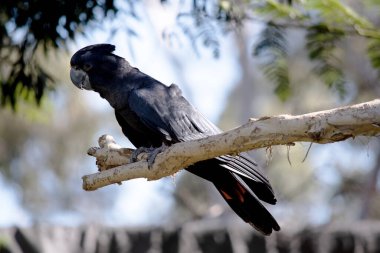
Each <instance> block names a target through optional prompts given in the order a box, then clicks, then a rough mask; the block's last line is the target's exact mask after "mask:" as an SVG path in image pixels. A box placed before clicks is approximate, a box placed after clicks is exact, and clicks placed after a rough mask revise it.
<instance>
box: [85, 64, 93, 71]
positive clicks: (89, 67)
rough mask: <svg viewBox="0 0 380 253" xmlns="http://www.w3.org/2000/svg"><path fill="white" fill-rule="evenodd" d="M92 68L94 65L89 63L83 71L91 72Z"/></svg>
mask: <svg viewBox="0 0 380 253" xmlns="http://www.w3.org/2000/svg"><path fill="white" fill-rule="evenodd" d="M91 68H92V65H91V64H89V63H85V64H84V65H83V70H84V71H89V70H90V69H91Z"/></svg>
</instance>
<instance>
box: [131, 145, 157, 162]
mask: <svg viewBox="0 0 380 253" xmlns="http://www.w3.org/2000/svg"><path fill="white" fill-rule="evenodd" d="M153 150H155V148H154V147H150V148H147V147H139V148H137V149H135V150H133V152H132V155H131V160H130V162H131V163H134V162H137V161H138V160H141V158H140V159H138V156H139V155H140V154H142V153H146V154H150V153H151V152H153Z"/></svg>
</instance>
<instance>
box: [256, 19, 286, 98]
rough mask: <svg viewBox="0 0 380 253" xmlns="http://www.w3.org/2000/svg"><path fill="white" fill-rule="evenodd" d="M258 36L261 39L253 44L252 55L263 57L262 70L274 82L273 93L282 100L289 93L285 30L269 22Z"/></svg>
mask: <svg viewBox="0 0 380 253" xmlns="http://www.w3.org/2000/svg"><path fill="white" fill-rule="evenodd" d="M260 37H261V40H260V41H259V42H258V43H257V44H256V45H255V47H254V50H253V55H254V56H259V57H263V58H265V59H264V61H265V62H264V63H263V64H262V68H263V71H264V73H265V75H266V76H267V77H268V78H269V79H270V80H271V81H273V82H274V83H275V84H276V88H275V93H276V94H277V96H278V97H279V98H280V99H281V100H283V101H284V100H286V99H287V98H288V97H289V96H290V94H291V92H290V91H291V90H290V83H289V73H288V72H289V71H288V64H287V40H286V34H285V31H284V29H282V28H281V27H278V26H276V25H274V24H271V23H269V24H268V26H267V27H266V28H265V29H264V30H263V32H262V33H261V36H260Z"/></svg>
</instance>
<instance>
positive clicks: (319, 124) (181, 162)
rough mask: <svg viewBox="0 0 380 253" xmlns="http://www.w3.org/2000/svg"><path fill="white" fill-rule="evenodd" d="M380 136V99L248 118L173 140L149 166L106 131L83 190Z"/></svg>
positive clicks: (95, 150)
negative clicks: (302, 146) (297, 146)
mask: <svg viewBox="0 0 380 253" xmlns="http://www.w3.org/2000/svg"><path fill="white" fill-rule="evenodd" d="M378 135H380V99H376V100H373V101H370V102H366V103H361V104H357V105H353V106H347V107H341V108H336V109H331V110H326V111H319V112H313V113H308V114H303V115H298V116H292V115H279V116H273V117H261V118H259V119H250V120H249V122H248V123H246V124H244V125H242V126H240V127H238V128H235V129H233V130H230V131H227V132H224V133H221V134H218V135H214V136H209V137H206V138H202V139H198V140H193V141H187V142H181V143H176V144H173V145H171V146H170V147H167V148H166V149H165V150H164V151H163V152H161V153H159V154H158V155H157V156H156V158H155V160H154V163H153V165H152V166H151V167H149V166H148V162H147V157H148V154H146V153H142V154H140V155H139V157H138V161H137V162H133V163H130V160H131V159H130V158H131V154H132V152H133V150H132V149H128V148H122V147H120V146H119V145H117V144H116V142H115V141H114V139H113V138H112V137H111V136H109V135H103V136H102V137H100V138H99V147H92V148H90V149H89V150H88V154H89V155H91V156H94V157H96V160H97V162H96V164H97V165H98V167H99V170H100V171H99V172H98V173H94V174H91V175H86V176H83V178H82V179H83V189H85V190H87V191H92V190H96V189H98V188H100V187H104V186H107V185H110V184H114V183H120V182H121V181H125V180H130V179H135V178H146V179H147V180H157V179H160V178H162V177H166V176H169V175H173V174H175V173H176V172H178V171H179V170H181V169H183V168H186V167H188V166H190V165H192V164H194V163H196V162H199V161H202V160H207V159H211V158H214V157H217V156H221V155H226V154H230V155H233V154H237V153H240V152H244V151H248V150H252V149H257V148H265V147H270V146H273V145H294V143H295V142H311V143H320V144H325V143H332V142H338V141H343V140H346V139H348V138H355V137H357V136H378Z"/></svg>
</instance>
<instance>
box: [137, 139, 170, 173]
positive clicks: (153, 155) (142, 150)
mask: <svg viewBox="0 0 380 253" xmlns="http://www.w3.org/2000/svg"><path fill="white" fill-rule="evenodd" d="M166 148H167V146H166V145H165V144H164V143H162V145H161V146H160V147H158V148H154V147H150V148H147V147H139V148H137V149H135V150H134V151H133V152H132V155H131V160H130V161H131V163H133V162H137V161H138V160H141V159H144V158H140V159H138V156H139V155H140V154H142V153H146V154H147V155H148V157H147V161H148V168H149V169H150V168H152V166H153V163H154V160H155V159H156V156H157V155H158V154H159V153H161V152H162V151H164V150H165V149H166Z"/></svg>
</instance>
